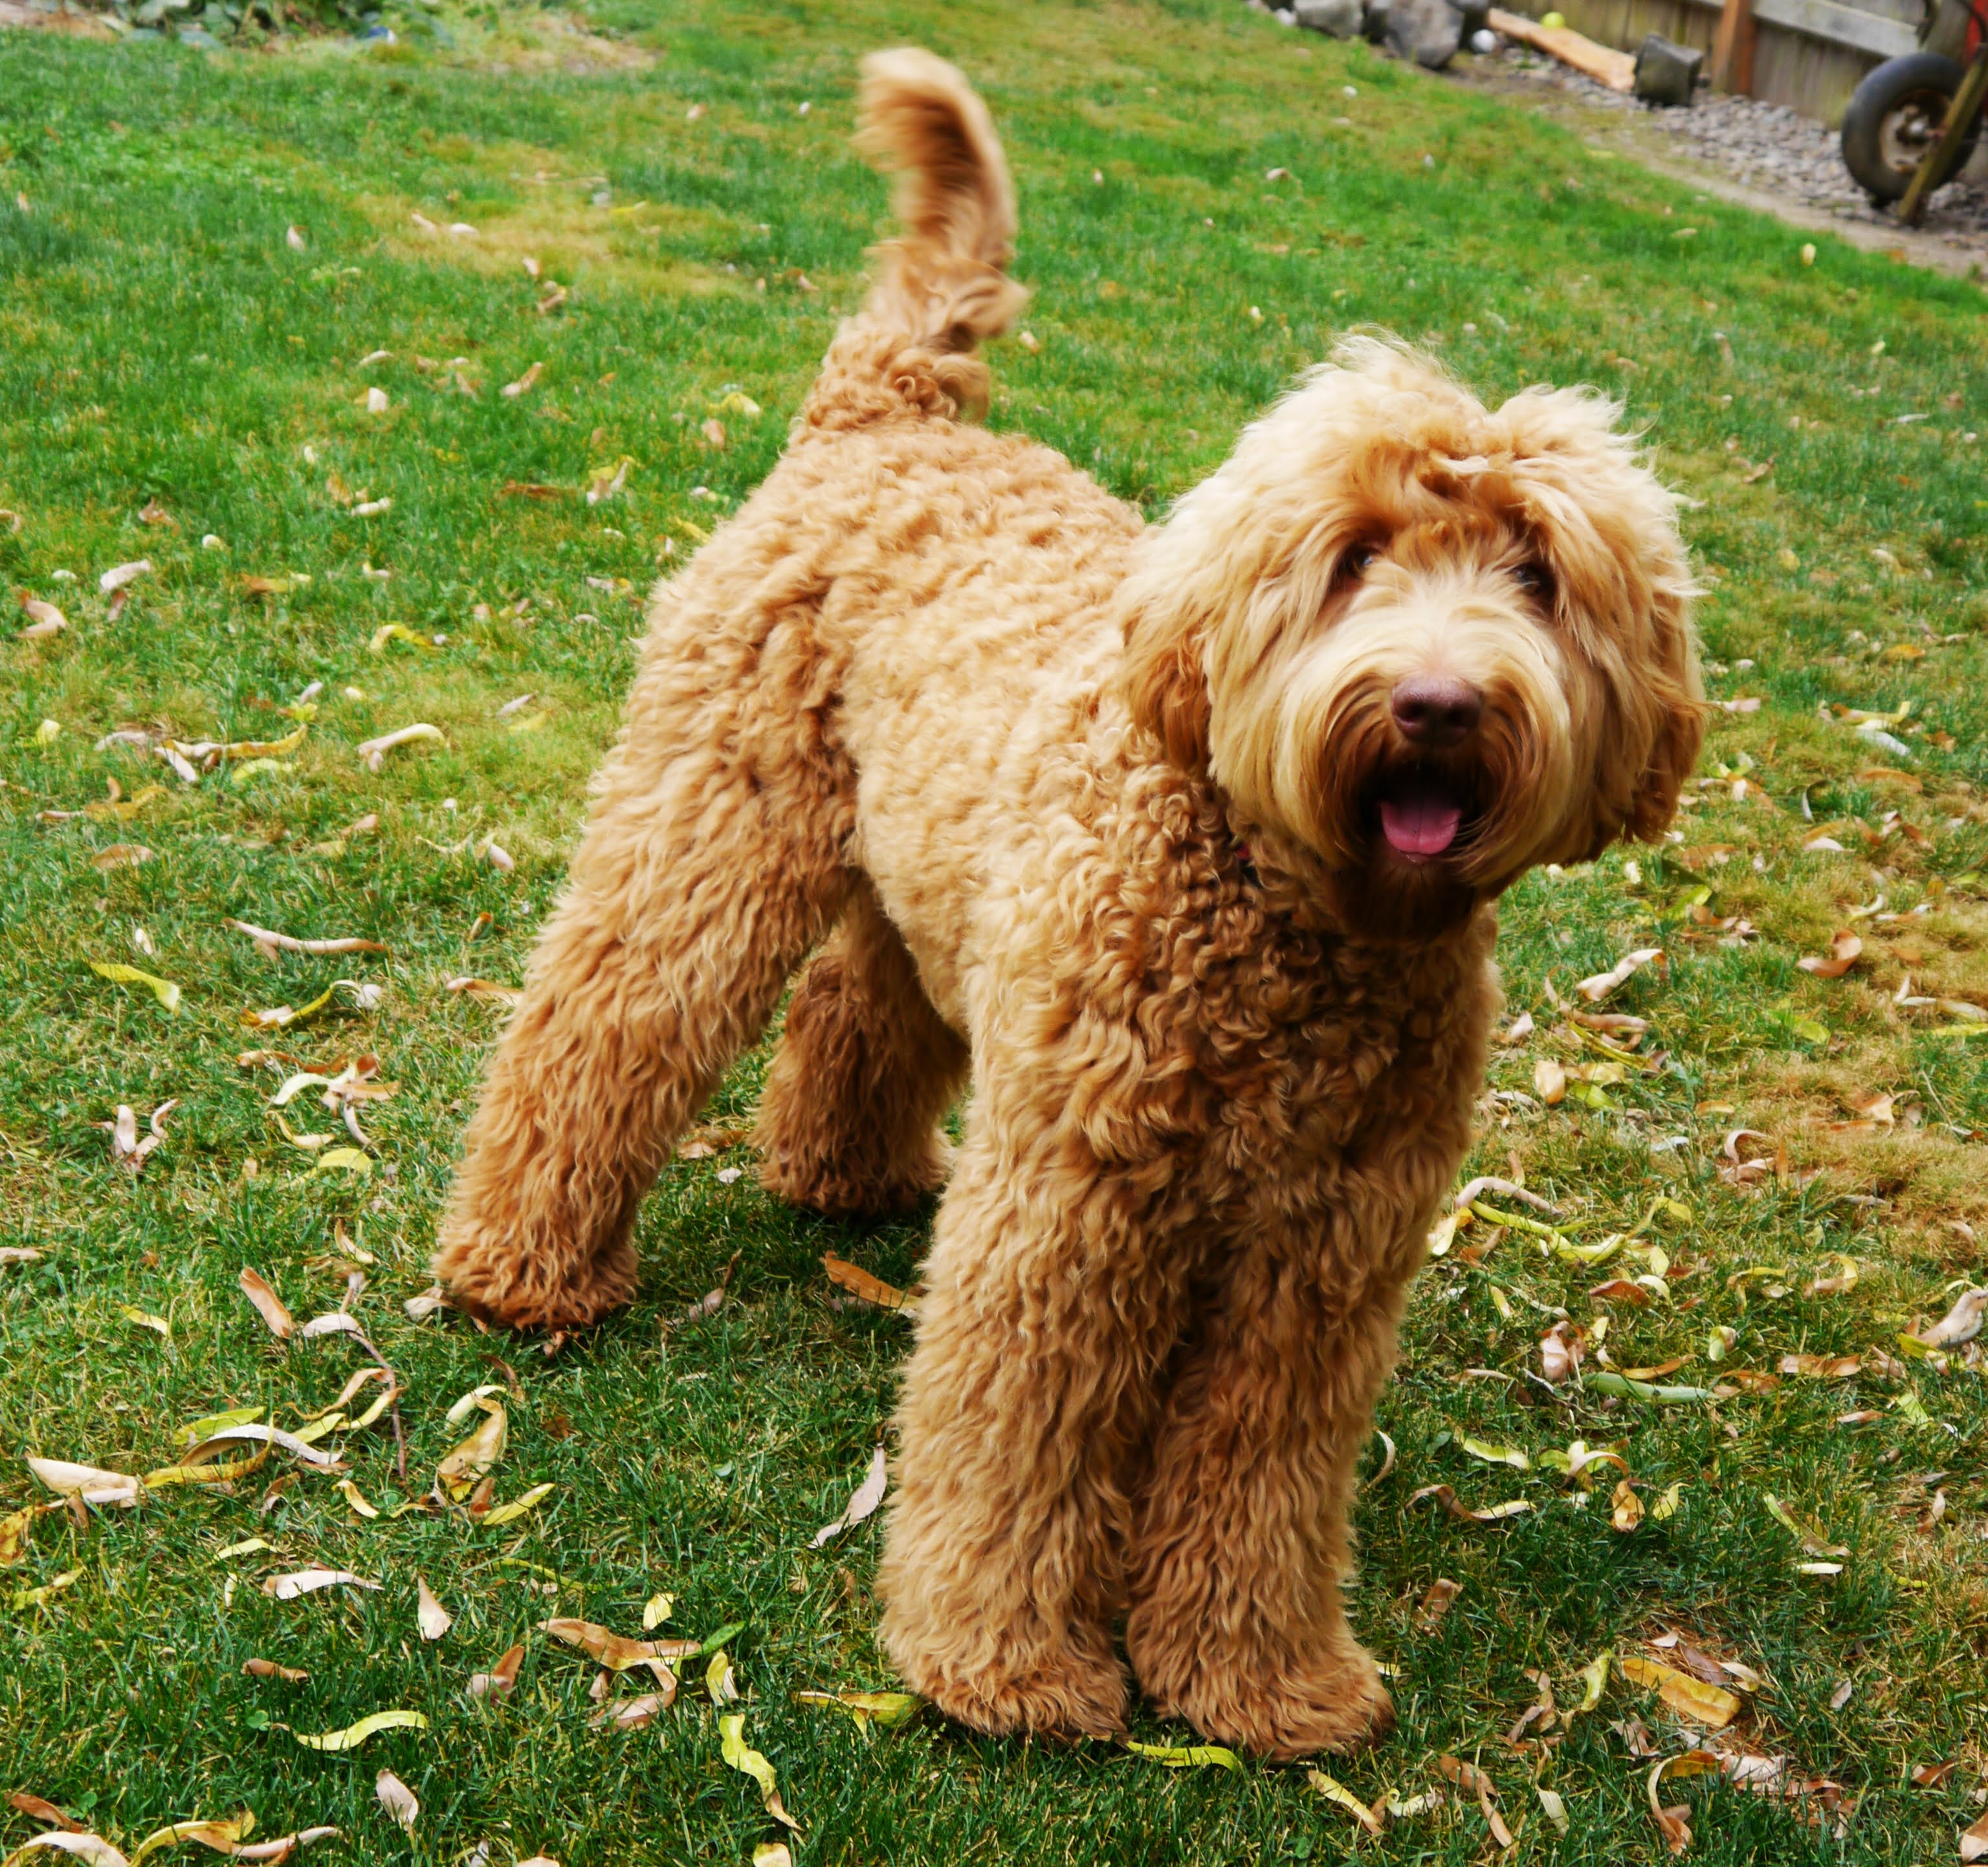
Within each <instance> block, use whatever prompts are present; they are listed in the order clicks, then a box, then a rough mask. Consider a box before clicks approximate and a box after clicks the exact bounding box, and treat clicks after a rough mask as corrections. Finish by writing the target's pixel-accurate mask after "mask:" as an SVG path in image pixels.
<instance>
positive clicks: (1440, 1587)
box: [1415, 1575, 1463, 1634]
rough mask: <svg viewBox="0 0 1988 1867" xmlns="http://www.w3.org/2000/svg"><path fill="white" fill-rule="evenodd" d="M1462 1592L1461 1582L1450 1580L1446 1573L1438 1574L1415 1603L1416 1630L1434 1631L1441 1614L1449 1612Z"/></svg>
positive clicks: (1438, 1623)
mask: <svg viewBox="0 0 1988 1867" xmlns="http://www.w3.org/2000/svg"><path fill="white" fill-rule="evenodd" d="M1462 1592H1463V1584H1462V1582H1460V1581H1451V1580H1450V1578H1449V1577H1448V1576H1447V1575H1439V1576H1438V1577H1437V1578H1435V1581H1432V1582H1431V1583H1430V1584H1429V1585H1428V1588H1426V1589H1425V1590H1424V1591H1423V1592H1422V1600H1421V1601H1419V1602H1418V1604H1417V1605H1416V1608H1415V1629H1416V1632H1418V1633H1425V1634H1432V1633H1434V1632H1435V1630H1436V1629H1437V1628H1438V1627H1439V1626H1440V1625H1442V1618H1443V1616H1444V1615H1446V1614H1448V1613H1449V1611H1450V1608H1451V1607H1452V1605H1453V1604H1454V1603H1455V1600H1456V1598H1457V1597H1458V1596H1459V1595H1461V1594H1462Z"/></svg>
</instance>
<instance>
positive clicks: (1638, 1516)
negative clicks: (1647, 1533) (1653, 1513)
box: [1608, 1478, 1643, 1536]
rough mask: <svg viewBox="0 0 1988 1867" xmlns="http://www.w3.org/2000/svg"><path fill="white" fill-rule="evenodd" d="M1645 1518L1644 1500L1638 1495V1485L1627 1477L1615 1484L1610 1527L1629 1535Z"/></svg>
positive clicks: (1609, 1509)
mask: <svg viewBox="0 0 1988 1867" xmlns="http://www.w3.org/2000/svg"><path fill="white" fill-rule="evenodd" d="M1642 1520H1643V1500H1641V1498H1640V1497H1638V1496H1637V1495H1636V1487H1635V1486H1634V1485H1632V1484H1631V1483H1630V1482H1629V1480H1628V1479H1626V1478H1625V1479H1623V1480H1621V1482H1620V1483H1618V1484H1617V1486H1615V1491H1614V1496H1613V1497H1611V1499H1610V1500H1609V1508H1608V1522H1609V1524H1610V1527H1611V1528H1613V1529H1614V1530H1618V1531H1619V1532H1620V1533H1621V1534H1622V1535H1624V1536H1627V1535H1628V1534H1629V1532H1630V1531H1631V1530H1634V1529H1635V1528H1636V1527H1638V1525H1639V1524H1641V1522H1642Z"/></svg>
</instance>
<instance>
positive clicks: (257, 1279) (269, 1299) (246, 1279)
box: [239, 1267, 297, 1341]
mask: <svg viewBox="0 0 1988 1867" xmlns="http://www.w3.org/2000/svg"><path fill="white" fill-rule="evenodd" d="M239 1281H240V1284H241V1286H242V1295H243V1296H245V1297H247V1298H248V1299H249V1301H250V1302H251V1303H252V1304H255V1313H256V1314H258V1315H259V1316H260V1317H262V1320H263V1321H265V1323H267V1324H269V1333H270V1334H272V1335H273V1336H275V1337H276V1338H277V1339H278V1340H279V1341H282V1340H283V1339H285V1338H287V1337H289V1335H290V1334H292V1332H293V1331H295V1330H296V1326H297V1323H296V1317H294V1316H292V1314H290V1313H289V1311H288V1310H286V1308H285V1307H283V1300H282V1297H279V1296H278V1295H277V1294H276V1292H275V1291H274V1290H272V1289H271V1288H270V1287H269V1284H268V1282H267V1281H266V1280H265V1278H264V1277H263V1276H262V1273H261V1272H260V1271H259V1270H249V1269H248V1268H247V1267H244V1268H243V1270H242V1276H241V1277H240V1280H239Z"/></svg>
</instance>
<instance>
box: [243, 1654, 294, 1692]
mask: <svg viewBox="0 0 1988 1867" xmlns="http://www.w3.org/2000/svg"><path fill="white" fill-rule="evenodd" d="M242 1671H243V1672H245V1673H247V1674H249V1676H250V1677H251V1678H253V1679H284V1680H287V1681H288V1682H289V1683H290V1684H291V1685H293V1686H296V1685H301V1684H302V1683H303V1682H304V1681H305V1680H306V1679H309V1677H310V1675H309V1673H306V1671H305V1670H304V1669H303V1667H302V1666H279V1665H278V1664H277V1663H276V1661H275V1660H273V1659H245V1660H244V1661H243V1662H242Z"/></svg>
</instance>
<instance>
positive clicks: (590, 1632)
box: [539, 1618, 698, 1692]
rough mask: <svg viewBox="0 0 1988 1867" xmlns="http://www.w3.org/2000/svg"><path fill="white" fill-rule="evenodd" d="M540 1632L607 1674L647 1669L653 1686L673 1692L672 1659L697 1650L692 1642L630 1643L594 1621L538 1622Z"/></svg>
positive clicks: (560, 1620)
mask: <svg viewBox="0 0 1988 1867" xmlns="http://www.w3.org/2000/svg"><path fill="white" fill-rule="evenodd" d="M539 1628H540V1629H542V1630H543V1632H546V1633H549V1634H550V1635H552V1637H553V1639H555V1640H563V1641H564V1642H566V1645H569V1646H576V1647H578V1648H579V1649H580V1650H581V1652H583V1653H586V1654H587V1656H589V1657H590V1658H591V1659H594V1660H597V1661H598V1662H600V1664H601V1665H602V1666H605V1667H606V1668H607V1669H608V1671H610V1673H625V1672H627V1670H628V1669H630V1668H631V1667H632V1666H647V1668H648V1669H649V1670H650V1671H651V1673H654V1675H655V1678H656V1683H657V1684H658V1686H662V1687H664V1689H667V1690H669V1691H671V1692H674V1690H675V1689H676V1673H675V1671H674V1669H673V1668H672V1667H671V1666H670V1664H669V1662H670V1661H671V1659H681V1658H682V1657H683V1656H684V1654H685V1649H689V1650H690V1651H691V1652H695V1650H696V1649H697V1647H698V1642H696V1641H695V1640H690V1641H684V1640H631V1639H628V1637H627V1635H624V1634H617V1633H616V1632H614V1629H612V1628H609V1627H603V1626H601V1625H600V1623H599V1622H595V1621H576V1620H572V1619H570V1618H559V1619H556V1620H551V1621H541V1622H539Z"/></svg>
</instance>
